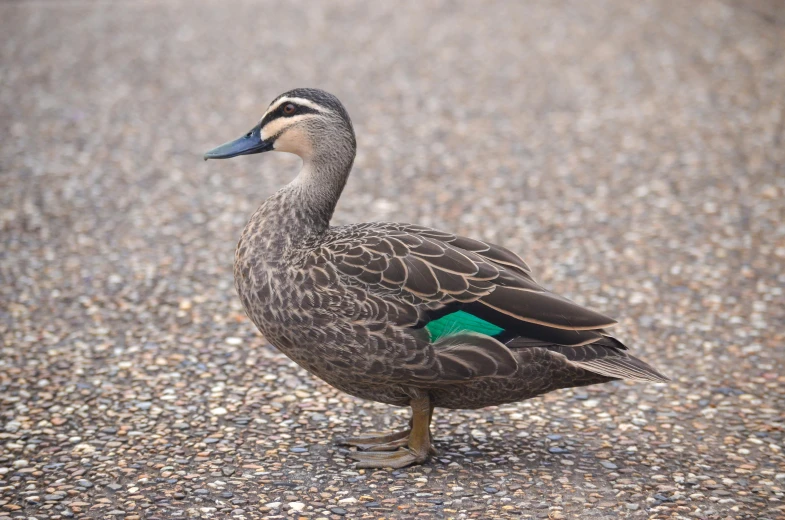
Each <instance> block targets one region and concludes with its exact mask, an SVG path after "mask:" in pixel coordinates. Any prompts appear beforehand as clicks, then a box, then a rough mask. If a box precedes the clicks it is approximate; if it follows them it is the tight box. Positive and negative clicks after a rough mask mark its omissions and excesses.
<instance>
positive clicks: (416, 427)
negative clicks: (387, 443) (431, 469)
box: [349, 397, 433, 469]
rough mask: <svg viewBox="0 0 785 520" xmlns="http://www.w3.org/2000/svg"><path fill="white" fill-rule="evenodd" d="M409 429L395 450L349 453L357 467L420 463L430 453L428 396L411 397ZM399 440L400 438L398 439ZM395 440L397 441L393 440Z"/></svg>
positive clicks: (429, 408) (398, 466) (399, 465)
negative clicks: (402, 445) (400, 445)
mask: <svg viewBox="0 0 785 520" xmlns="http://www.w3.org/2000/svg"><path fill="white" fill-rule="evenodd" d="M410 406H411V407H412V421H411V431H410V432H409V438H408V442H407V443H406V445H405V447H400V448H398V449H397V450H396V451H365V452H355V453H352V454H351V455H349V456H350V457H351V458H353V459H355V460H356V461H357V467H358V468H395V469H397V468H403V467H406V466H409V465H411V464H422V463H423V462H425V461H426V460H428V457H429V456H430V454H431V453H432V446H431V430H430V424H431V416H432V415H433V407H432V406H431V403H430V399H428V397H418V398H416V399H412V401H411V403H410ZM398 441H400V439H398ZM393 442H397V441H393Z"/></svg>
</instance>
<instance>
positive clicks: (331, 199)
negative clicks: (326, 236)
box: [288, 142, 355, 233]
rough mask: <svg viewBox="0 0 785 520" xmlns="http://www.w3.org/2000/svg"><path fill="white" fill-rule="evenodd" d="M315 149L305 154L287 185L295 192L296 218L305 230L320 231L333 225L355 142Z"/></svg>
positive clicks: (310, 231)
mask: <svg viewBox="0 0 785 520" xmlns="http://www.w3.org/2000/svg"><path fill="white" fill-rule="evenodd" d="M315 152H316V153H314V154H313V155H311V156H309V157H304V158H303V167H302V169H301V170H300V173H299V175H297V177H296V178H295V179H294V180H293V181H292V182H291V183H290V184H289V186H288V188H289V189H290V190H292V191H293V192H294V193H292V195H293V196H294V197H293V198H294V201H295V207H294V218H295V220H297V221H298V223H299V224H300V225H301V226H302V227H303V228H304V229H303V231H304V232H306V233H321V232H324V231H325V230H326V229H327V228H328V227H329V226H330V219H332V216H333V213H334V212H335V206H336V205H337V204H338V199H339V198H340V197H341V193H342V192H343V188H344V186H346V181H347V179H348V178H349V172H350V171H351V169H352V164H353V163H354V155H355V145H354V142H351V143H349V144H348V145H347V146H346V147H341V148H339V149H335V148H333V149H332V150H316V151H315Z"/></svg>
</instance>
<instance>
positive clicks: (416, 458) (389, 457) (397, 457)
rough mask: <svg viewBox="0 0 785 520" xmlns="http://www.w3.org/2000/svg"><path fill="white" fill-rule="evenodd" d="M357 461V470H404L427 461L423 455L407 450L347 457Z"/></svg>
mask: <svg viewBox="0 0 785 520" xmlns="http://www.w3.org/2000/svg"><path fill="white" fill-rule="evenodd" d="M349 456H350V457H351V458H353V459H354V460H356V461H357V464H356V466H357V467H358V468H393V469H398V468H405V467H406V466H410V465H412V464H422V463H423V462H425V461H426V460H427V459H428V451H427V450H426V452H425V454H424V455H423V454H416V453H414V452H413V451H412V450H411V449H409V448H400V449H398V450H396V451H357V452H354V453H352V454H350V455H349Z"/></svg>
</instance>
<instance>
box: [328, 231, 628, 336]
mask: <svg viewBox="0 0 785 520" xmlns="http://www.w3.org/2000/svg"><path fill="white" fill-rule="evenodd" d="M316 255H317V256H318V257H319V260H320V262H319V263H321V262H328V263H330V264H332V265H333V266H334V267H335V269H336V270H337V271H338V273H339V275H340V277H341V278H342V280H343V281H345V283H347V284H348V285H350V286H353V287H356V288H359V289H361V290H363V291H364V292H366V293H369V294H372V295H374V296H377V297H380V298H381V299H383V300H385V301H386V302H389V303H392V304H394V306H403V307H412V308H413V309H410V310H409V311H408V312H404V313H400V314H402V315H404V316H405V317H406V318H405V319H404V321H403V322H401V321H397V320H393V321H396V323H397V324H399V325H406V326H409V327H412V328H421V327H427V326H428V325H429V324H430V323H433V322H435V321H438V320H440V319H441V318H444V317H445V316H452V315H456V316H459V317H464V318H466V317H467V316H471V317H472V318H475V320H474V321H475V322H476V323H479V322H484V323H486V324H490V325H491V326H493V327H495V328H498V329H500V330H502V331H505V333H506V334H508V335H510V334H512V335H516V336H518V335H521V336H526V337H530V338H534V339H538V340H542V341H546V342H551V343H554V344H558V345H565V346H578V345H585V344H588V343H592V342H594V341H597V340H598V339H600V338H602V337H604V336H603V330H602V329H604V328H605V327H610V326H612V325H614V324H615V323H616V321H615V320H613V319H611V318H609V317H607V316H604V315H602V314H600V313H598V312H595V311H592V310H590V309H587V308H585V307H582V306H580V305H578V304H576V303H574V302H572V301H570V300H568V299H566V298H563V297H561V296H559V295H557V294H554V293H552V292H550V291H548V290H547V289H545V288H543V287H542V286H541V285H539V284H538V283H537V282H536V281H535V280H534V278H533V277H532V275H531V270H530V269H529V267H528V266H527V265H526V263H525V262H524V261H523V260H522V259H521V258H520V257H519V256H518V255H516V254H515V253H513V252H511V251H509V250H508V249H505V248H503V247H501V246H497V245H494V244H489V243H486V242H482V241H479V240H475V239H471V238H467V237H462V236H459V235H454V234H451V233H445V232H443V231H438V230H435V229H431V228H426V227H423V226H416V225H410V224H392V223H373V224H361V225H355V226H345V227H339V228H332V229H331V235H330V237H329V239H328V240H326V241H325V242H323V243H322V244H321V247H320V248H319V249H318V250H317V252H316ZM412 311H413V312H412ZM458 312H461V313H462V314H460V315H457V314H456V313H458ZM396 314H398V313H396ZM415 317H416V320H415ZM406 319H408V320H409V322H408V323H407V322H406ZM464 321H465V320H464ZM447 325H449V326H452V327H454V326H455V325H454V324H452V323H448V324H447ZM459 325H460V323H459ZM472 330H473V331H474V332H482V331H477V330H475V329H471V328H470V329H469V331H472ZM494 330H495V329H494ZM429 332H430V331H429Z"/></svg>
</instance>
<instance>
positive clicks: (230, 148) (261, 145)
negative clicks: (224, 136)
mask: <svg viewBox="0 0 785 520" xmlns="http://www.w3.org/2000/svg"><path fill="white" fill-rule="evenodd" d="M261 131H262V129H261V124H259V125H256V126H255V127H253V129H252V130H251V131H250V132H248V133H247V134H245V135H244V136H242V137H240V138H239V139H235V140H234V141H229V142H228V143H224V144H222V145H221V146H219V147H217V148H213V149H212V150H210V151H209V152H207V153H206V154H204V160H205V161H206V160H207V159H229V158H230V157H237V156H238V155H251V154H254V153H262V152H268V151H270V150H272V149H273V142H272V141H264V140H262V136H261Z"/></svg>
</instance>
